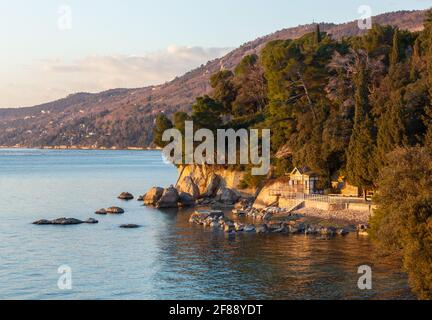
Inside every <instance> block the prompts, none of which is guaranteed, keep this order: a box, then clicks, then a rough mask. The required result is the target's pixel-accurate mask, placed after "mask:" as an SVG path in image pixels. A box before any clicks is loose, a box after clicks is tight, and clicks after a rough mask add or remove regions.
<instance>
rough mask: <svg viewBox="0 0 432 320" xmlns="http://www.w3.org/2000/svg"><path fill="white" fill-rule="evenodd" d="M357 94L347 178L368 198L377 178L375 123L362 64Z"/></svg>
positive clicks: (366, 76) (366, 73) (364, 68)
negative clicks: (371, 113)
mask: <svg viewBox="0 0 432 320" xmlns="http://www.w3.org/2000/svg"><path fill="white" fill-rule="evenodd" d="M357 77H358V78H357V81H356V82H357V85H356V94H355V102H356V103H355V118H354V128H353V132H352V135H351V139H350V144H349V147H348V152H347V168H346V171H347V177H348V180H349V181H350V183H352V184H354V185H356V186H358V187H360V188H362V189H363V191H364V195H365V198H366V194H367V190H371V189H373V185H374V178H375V177H376V173H377V172H376V171H377V170H376V165H375V157H374V155H375V151H376V150H375V149H376V148H375V134H374V123H373V121H372V118H371V116H370V114H369V113H370V104H369V90H368V72H367V70H366V66H365V64H364V63H361V64H360V70H359V73H358V75H357Z"/></svg>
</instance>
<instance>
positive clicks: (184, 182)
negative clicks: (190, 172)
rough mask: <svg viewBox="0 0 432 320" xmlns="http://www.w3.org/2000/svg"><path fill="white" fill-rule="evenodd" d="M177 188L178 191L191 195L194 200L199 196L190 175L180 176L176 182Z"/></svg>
mask: <svg viewBox="0 0 432 320" xmlns="http://www.w3.org/2000/svg"><path fill="white" fill-rule="evenodd" d="M177 190H178V191H179V192H180V193H187V194H190V195H192V197H193V198H194V199H195V200H196V199H199V198H200V196H201V193H200V190H199V188H198V186H197V185H196V184H195V181H194V180H193V179H192V177H191V176H185V177H182V179H181V181H180V182H179V183H178V184H177Z"/></svg>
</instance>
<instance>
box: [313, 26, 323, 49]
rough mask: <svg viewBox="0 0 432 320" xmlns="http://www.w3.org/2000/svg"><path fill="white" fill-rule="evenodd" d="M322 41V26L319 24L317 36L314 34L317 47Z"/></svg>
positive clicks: (316, 31)
mask: <svg viewBox="0 0 432 320" xmlns="http://www.w3.org/2000/svg"><path fill="white" fill-rule="evenodd" d="M321 40H322V35H321V30H320V25H319V23H317V24H316V30H315V34H314V43H315V45H319V44H320V43H321Z"/></svg>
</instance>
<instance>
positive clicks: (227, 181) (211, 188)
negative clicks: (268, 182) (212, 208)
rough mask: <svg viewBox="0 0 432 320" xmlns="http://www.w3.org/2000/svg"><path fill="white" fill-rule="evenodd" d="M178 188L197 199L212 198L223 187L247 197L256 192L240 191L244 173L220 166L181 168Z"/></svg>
mask: <svg viewBox="0 0 432 320" xmlns="http://www.w3.org/2000/svg"><path fill="white" fill-rule="evenodd" d="M178 170H179V178H178V180H177V184H176V188H177V189H178V190H179V191H180V192H186V193H189V194H191V195H193V196H194V197H195V198H200V197H205V196H212V195H213V194H214V193H215V192H217V190H216V189H219V188H221V187H225V188H229V189H234V190H236V191H238V192H240V193H243V194H245V195H247V196H251V195H252V196H253V195H254V194H255V192H256V190H239V184H240V182H241V181H242V179H243V176H244V173H243V172H240V171H233V170H228V169H226V168H223V167H219V166H203V165H186V166H180V167H179V169H178Z"/></svg>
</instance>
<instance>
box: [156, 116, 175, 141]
mask: <svg viewBox="0 0 432 320" xmlns="http://www.w3.org/2000/svg"><path fill="white" fill-rule="evenodd" d="M172 127H173V124H172V122H171V120H170V119H168V117H167V116H166V115H165V114H163V113H162V114H160V115H158V116H157V118H156V122H155V128H154V130H153V142H154V144H156V145H157V146H158V147H161V148H163V147H165V146H166V145H167V144H168V143H169V142H164V141H162V136H163V134H164V132H165V130H167V129H171V128H172Z"/></svg>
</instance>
